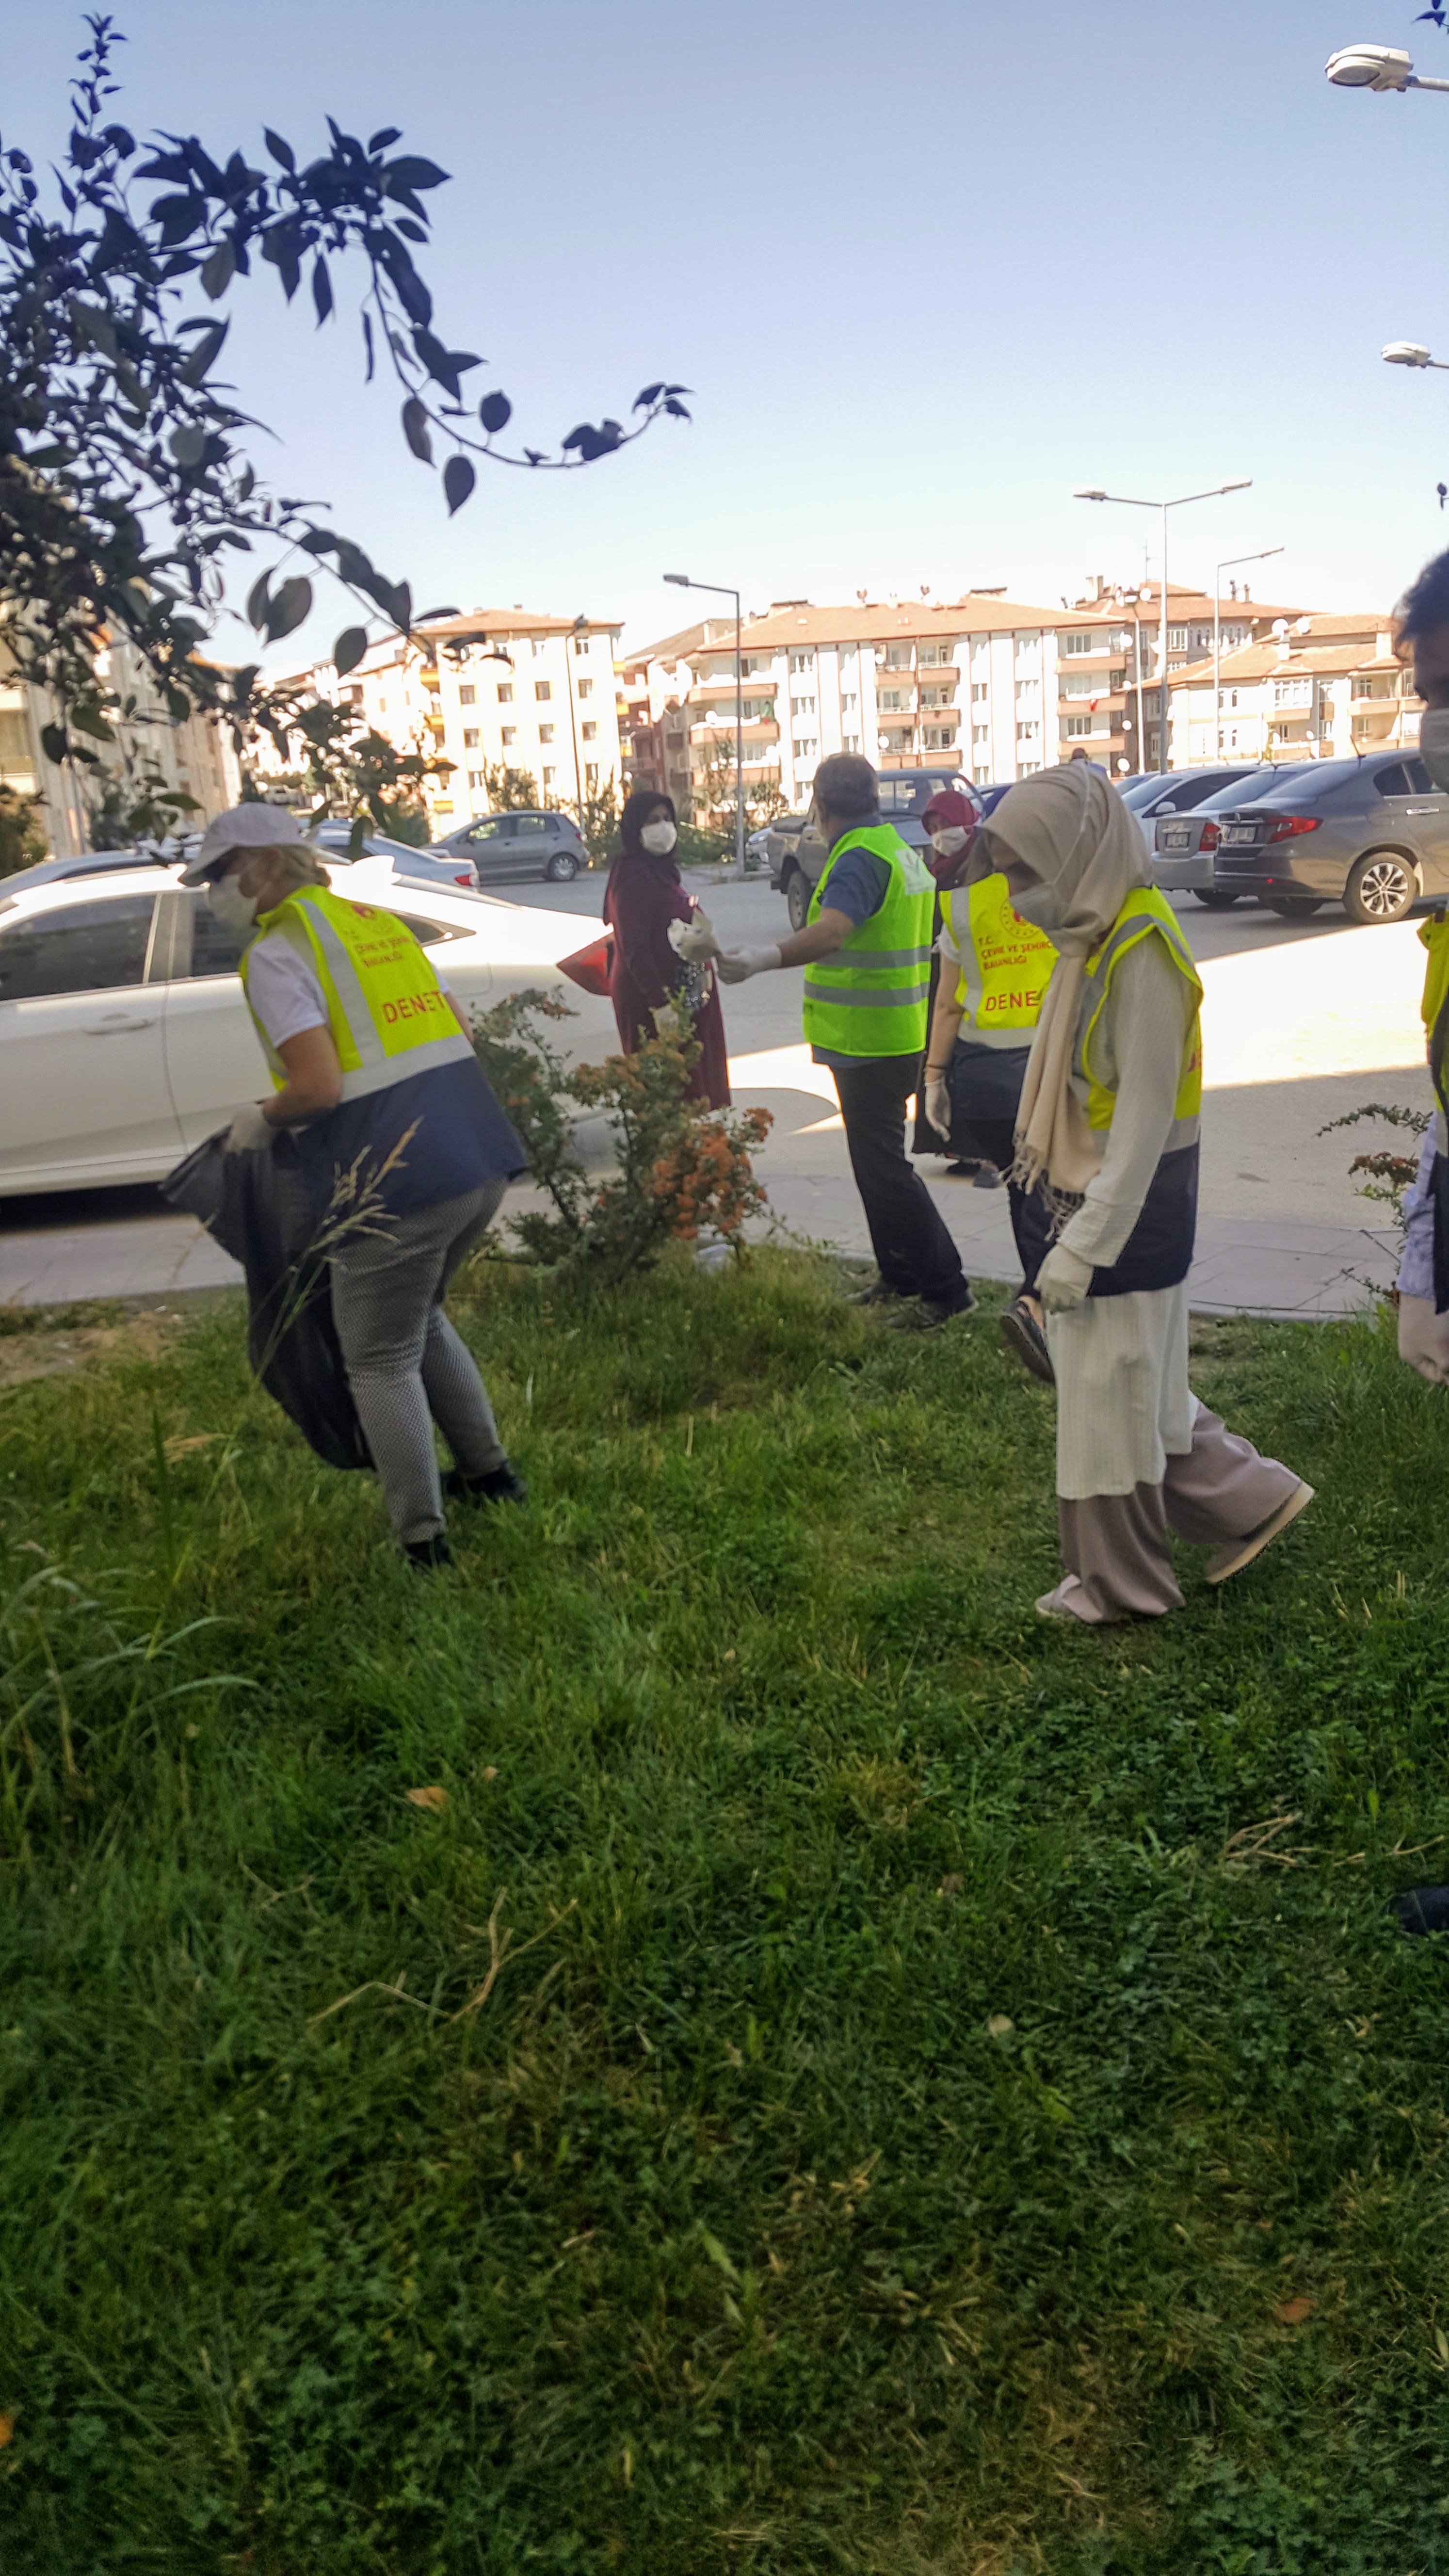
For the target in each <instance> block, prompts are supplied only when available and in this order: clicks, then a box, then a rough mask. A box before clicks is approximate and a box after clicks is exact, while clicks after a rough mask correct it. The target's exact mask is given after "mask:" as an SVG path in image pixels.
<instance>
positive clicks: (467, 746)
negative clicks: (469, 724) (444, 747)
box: [463, 727, 478, 751]
mask: <svg viewBox="0 0 1449 2576" xmlns="http://www.w3.org/2000/svg"><path fill="white" fill-rule="evenodd" d="M477 748H478V733H477V729H476V727H474V728H472V729H470V730H468V731H465V733H464V735H463V749H464V750H465V751H476V750H477Z"/></svg>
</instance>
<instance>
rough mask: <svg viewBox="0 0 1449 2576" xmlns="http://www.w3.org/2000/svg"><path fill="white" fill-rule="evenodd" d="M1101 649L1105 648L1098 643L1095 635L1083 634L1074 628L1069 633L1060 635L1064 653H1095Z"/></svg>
mask: <svg viewBox="0 0 1449 2576" xmlns="http://www.w3.org/2000/svg"><path fill="white" fill-rule="evenodd" d="M1103 649H1105V648H1103V647H1101V646H1099V645H1098V642H1097V639H1096V636H1095V635H1083V634H1080V633H1078V632H1076V631H1075V630H1074V631H1073V632H1072V633H1071V634H1070V635H1064V636H1063V637H1062V651H1063V652H1064V653H1096V652H1098V651H1101V650H1103Z"/></svg>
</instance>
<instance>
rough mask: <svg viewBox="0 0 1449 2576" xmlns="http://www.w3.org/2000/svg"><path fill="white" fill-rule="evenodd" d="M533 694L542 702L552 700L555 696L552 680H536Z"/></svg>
mask: <svg viewBox="0 0 1449 2576" xmlns="http://www.w3.org/2000/svg"><path fill="white" fill-rule="evenodd" d="M533 694H534V696H535V697H536V698H537V699H538V700H539V701H540V702H542V701H544V700H545V699H548V698H551V697H552V696H553V682H552V680H535V681H534V684H533Z"/></svg>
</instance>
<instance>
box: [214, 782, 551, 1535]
mask: <svg viewBox="0 0 1449 2576" xmlns="http://www.w3.org/2000/svg"><path fill="white" fill-rule="evenodd" d="M182 883H183V884H184V885H189V886H200V885H204V886H205V887H206V890H207V898H208V901H209V903H210V906H211V909H212V911H213V912H214V913H215V914H216V915H217V917H218V919H219V920H221V921H223V922H225V923H226V924H227V925H228V926H229V927H230V928H231V929H232V930H234V931H235V933H236V934H237V936H238V937H239V938H240V939H243V940H245V941H247V942H248V945H247V946H246V947H245V949H244V951H243V955H242V961H241V977H242V985H243V988H244V990H245V993H246V998H247V1007H248V1009H249V1010H250V1012H251V1016H252V1021H253V1025H254V1026H255V1028H256V1032H257V1036H258V1038H259V1040H260V1042H261V1046H262V1051H263V1054H264V1056H265V1058H266V1061H267V1065H268V1068H269V1070H270V1072H271V1077H272V1083H273V1093H272V1097H271V1098H270V1099H269V1100H265V1101H262V1102H258V1103H251V1104H248V1105H247V1106H246V1107H245V1108H242V1109H239V1110H238V1112H237V1114H236V1116H235V1118H234V1119H233V1121H232V1124H231V1128H230V1131H229V1133H228V1135H227V1139H226V1145H227V1150H228V1151H230V1152H247V1151H254V1150H259V1149H265V1148H268V1147H270V1146H271V1144H272V1143H273V1142H274V1141H275V1139H276V1137H277V1136H278V1134H279V1133H281V1132H283V1131H285V1132H287V1133H288V1134H289V1135H290V1136H291V1137H292V1138H293V1140H294V1143H295V1147H296V1154H297V1162H298V1168H299V1171H300V1174H301V1177H302V1182H303V1186H304V1187H305V1189H306V1191H307V1194H308V1199H309V1203H310V1206H311V1209H312V1212H313V1214H314V1216H315V1217H316V1219H317V1220H318V1222H319V1224H320V1222H321V1220H322V1219H323V1217H324V1215H325V1214H326V1213H327V1211H328V1210H329V1208H330V1209H332V1210H333V1212H334V1218H335V1215H336V1212H337V1210H338V1208H339V1204H340V1202H342V1201H344V1200H345V1202H346V1204H347V1205H348V1206H350V1208H351V1209H352V1210H353V1211H359V1210H364V1211H365V1213H364V1214H363V1216H362V1220H361V1222H358V1223H356V1224H354V1225H352V1226H349V1225H348V1224H347V1223H346V1222H345V1221H343V1222H340V1223H339V1222H335V1221H334V1223H333V1224H332V1225H331V1226H330V1227H329V1229H328V1231H329V1236H330V1241H329V1246H328V1262H329V1267H330V1271H331V1280H332V1311H333V1318H334V1321H335V1323H336V1327H337V1337H338V1341H339V1343H340V1344H341V1348H342V1357H343V1362H344V1365H345V1367H346V1370H347V1377H348V1383H349V1385H350V1387H351V1389H352V1396H353V1401H354V1403H355V1404H356V1407H357V1412H358V1417H359V1420H360V1421H361V1424H362V1428H363V1431H364V1433H365V1434H366V1438H367V1443H368V1447H369V1449H370V1450H371V1452H372V1458H373V1463H374V1465H375V1466H376V1469H377V1473H378V1477H379V1479H380V1481H381V1484H382V1488H383V1492H384V1494H385V1496H386V1500H387V1506H388V1513H389V1517H390V1519H391V1522H392V1527H393V1534H394V1536H395V1538H396V1539H397V1541H398V1544H399V1546H400V1547H401V1548H402V1549H403V1551H404V1553H405V1554H406V1555H407V1556H408V1558H409V1559H410V1560H411V1561H412V1563H413V1564H415V1565H418V1566H420V1567H430V1566H436V1565H441V1564H446V1562H447V1561H448V1553H449V1551H448V1542H447V1539H446V1536H445V1535H444V1526H443V1485H442V1482H441V1480H440V1477H439V1473H438V1462H437V1453H436V1450H435V1448H434V1443H433V1424H434V1422H435V1421H436V1423H437V1424H438V1427H439V1429H440V1430H441V1431H442V1433H443V1435H444V1438H445V1439H446V1440H447V1442H448V1445H449V1447H450V1448H451V1450H452V1452H453V1455H454V1458H455V1460H456V1465H455V1466H454V1468H453V1470H452V1472H451V1474H450V1475H449V1476H448V1478H447V1488H446V1489H447V1491H448V1492H449V1493H450V1494H452V1495H455V1496H458V1497H460V1498H463V1499H466V1500H469V1501H479V1502H482V1501H513V1502H521V1501H522V1500H523V1499H524V1496H525V1492H526V1488H525V1487H524V1485H523V1484H522V1482H521V1480H520V1479H519V1477H518V1476H517V1475H516V1474H515V1472H514V1470H513V1468H512V1467H511V1466H510V1465H509V1462H508V1460H507V1458H506V1457H505V1455H504V1452H503V1449H502V1447H501V1445H500V1442H499V1439H498V1432H497V1427H496V1425H495V1423H494V1419H493V1413H492V1408H491V1407H490V1405H489V1402H488V1396H487V1392H486V1390H485V1388H484V1385H483V1380H482V1378H481V1377H480V1376H479V1373H478V1370H477V1367H476V1365H475V1363H474V1361H473V1358H472V1355H471V1353H470V1352H469V1351H468V1349H467V1347H466V1345H465V1344H464V1343H463V1341H462V1340H461V1339H460V1338H459V1336H458V1334H457V1333H456V1332H455V1331H454V1329H453V1327H452V1325H451V1324H450V1323H449V1322H448V1319H447V1317H446V1315H445V1314H444V1312H443V1306H442V1298H443V1293H444V1290H445V1288H446V1286H447V1283H448V1280H449V1278H450V1277H451V1276H452V1273H453V1272H454V1270H455V1269H456V1268H457V1266H458V1263H459V1262H460V1261H461V1260H462V1259H463V1257H464V1256H465V1254H466V1253H467V1252H468V1251H469V1250H470V1249H471V1248H472V1246H473V1245H474V1244H475V1243H476V1242H477V1241H478V1239H479V1237H480V1236H481V1235H482V1234H483V1233H484V1231H485V1230H486V1228H487V1226H488V1225H489V1223H490V1222H491V1220H492V1218H493V1215H494V1213H495V1211H496V1209H497V1207H498V1204H499V1202H500V1200H501V1199H502V1197H503V1194H504V1191H505V1190H506V1189H507V1187H508V1183H509V1181H510V1180H512V1179H513V1178H515V1177H516V1176H517V1175H518V1174H519V1173H520V1172H522V1171H523V1170H524V1169H525V1168H526V1162H527V1158H526V1156H525V1154H524V1152H523V1148H522V1146H521V1145H520V1144H519V1141H518V1138H517V1136H516V1135H515V1134H514V1132H513V1129H512V1127H511V1126H510V1125H509V1123H508V1120H507V1119H506V1118H505V1117H504V1115H503V1112H502V1110H501V1109H500V1108H499V1106H498V1103H497V1101H496V1100H495V1099H494V1097H493V1094H492V1092H491V1091H490V1090H489V1088H488V1084H487V1082H486V1081H485V1079H484V1077H483V1073H482V1070H481V1067H480V1066H479V1063H478V1059H477V1056H476V1055H475V1053H474V1050H473V1043H472V1039H471V1036H470V1035H469V1032H468V1024H467V1021H466V1020H465V1018H464V1016H463V1013H462V1011H461V1010H460V1009H459V1007H458V1005H457V1003H456V1002H455V1001H454V1000H453V998H452V996H451V995H450V994H449V993H447V992H445V991H444V989H443V987H442V986H441V984H440V983H439V981H438V978H437V976H436V974H435V973H434V971H433V968H432V966H431V965H430V963H429V961H428V959H427V957H426V955H425V954H424V952H423V950H422V949H421V948H420V947H419V946H418V943H417V941H416V940H415V939H414V937H413V935H412V932H411V931H410V930H409V929H408V928H407V926H406V924H405V923H403V922H401V921H399V920H397V919H396V917H395V916H394V915H393V914H391V913H387V912H380V911H378V910H376V909H375V908H374V907H373V906H372V905H370V904H360V903H355V902H349V901H346V900H344V898H343V897H342V896H340V895H336V894H333V893H332V891H331V888H330V885H329V883H328V878H327V872H326V869H325V867H324V866H323V864H322V861H321V859H320V857H319V856H318V854H317V853H316V851H315V850H313V849H312V848H311V847H310V845H309V844H308V842H307V839H306V836H305V834H304V832H303V830H302V827H301V825H300V824H299V823H298V821H297V819H296V817H295V815H293V814H290V813H288V812H287V811H286V810H285V808H283V807H281V806H276V805H263V804H249V805H239V806H236V807H234V808H233V809H232V811H231V812H230V813H227V814H220V815H218V816H217V817H216V819H215V820H214V821H213V822H211V823H209V824H208V826H207V829H206V833H205V836H204V838H203V840H202V844H201V847H200V850H199V851H198V852H197V855H196V857H195V858H194V859H193V860H192V861H191V863H190V865H189V866H188V867H187V868H185V869H184V870H183V873H182Z"/></svg>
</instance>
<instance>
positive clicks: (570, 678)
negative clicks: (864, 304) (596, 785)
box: [564, 617, 589, 840]
mask: <svg viewBox="0 0 1449 2576" xmlns="http://www.w3.org/2000/svg"><path fill="white" fill-rule="evenodd" d="M573 631H574V635H587V633H588V631H589V621H588V619H587V617H576V618H575V619H574V627H573ZM572 640H573V638H572V637H570V639H569V641H570V642H572ZM564 678H565V680H566V681H567V683H568V692H569V732H570V734H571V736H572V738H573V746H574V809H575V811H576V813H577V815H578V818H579V838H580V840H582V839H583V838H584V773H583V771H582V770H581V769H580V767H579V720H578V716H577V714H576V712H575V709H574V658H573V655H572V654H571V653H570V652H569V650H568V645H567V644H566V645H565V647H564Z"/></svg>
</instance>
